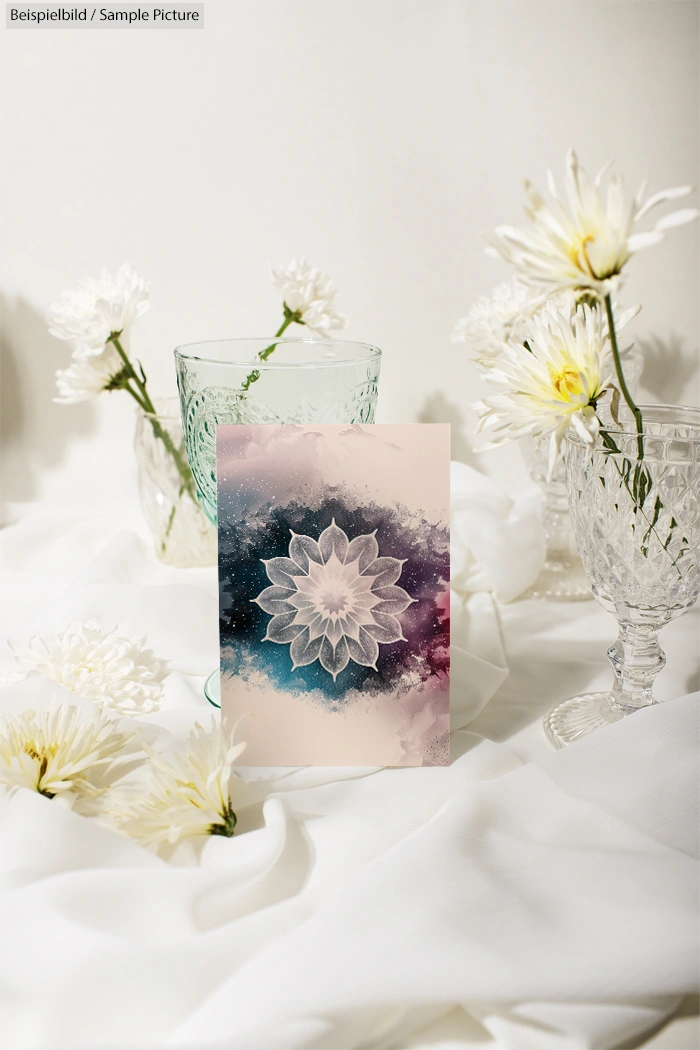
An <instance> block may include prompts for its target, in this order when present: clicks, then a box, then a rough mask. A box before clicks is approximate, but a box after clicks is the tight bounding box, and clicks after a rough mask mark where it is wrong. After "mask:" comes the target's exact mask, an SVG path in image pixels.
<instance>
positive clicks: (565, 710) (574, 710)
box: [544, 693, 625, 749]
mask: <svg viewBox="0 0 700 1050" xmlns="http://www.w3.org/2000/svg"><path fill="white" fill-rule="evenodd" d="M624 717H625V712H624V711H621V710H620V709H619V708H615V707H613V705H612V696H611V694H610V693H582V694H581V695H580V696H572V697H571V699H570V700H565V701H564V702H563V703H562V704H558V705H557V706H556V707H554V708H552V710H551V711H550V712H549V714H548V715H545V718H544V731H545V733H546V734H547V737H548V739H549V742H550V743H551V744H553V745H554V747H556V748H557V749H559V748H562V747H566V745H567V744H570V743H571V742H572V741H573V740H578V739H579V737H582V736H588V734H589V733H594V732H595V730H596V729H600V728H601V726H606V725H610V723H611V722H619V721H620V719H621V718H624Z"/></svg>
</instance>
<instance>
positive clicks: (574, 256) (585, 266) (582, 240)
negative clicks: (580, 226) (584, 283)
mask: <svg viewBox="0 0 700 1050" xmlns="http://www.w3.org/2000/svg"><path fill="white" fill-rule="evenodd" d="M594 240H595V237H594V236H593V234H592V233H587V234H583V233H582V234H579V236H578V237H577V238H576V239H575V240H574V241H573V243H572V244H571V245H570V246H569V257H570V259H571V261H572V262H573V263H574V265H575V266H577V267H578V268H579V270H582V271H583V272H584V273H585V274H586V275H587V276H588V277H595V278H597V279H600V274H597V273H595V272H594V270H593V267H592V266H591V261H590V259H589V258H588V251H587V248H586V245H588V244H590V243H591V242H592V241H594Z"/></svg>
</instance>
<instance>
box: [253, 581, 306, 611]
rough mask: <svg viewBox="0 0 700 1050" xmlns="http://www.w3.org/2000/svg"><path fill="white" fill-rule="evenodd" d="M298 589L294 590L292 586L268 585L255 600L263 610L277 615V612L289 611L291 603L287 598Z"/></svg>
mask: <svg viewBox="0 0 700 1050" xmlns="http://www.w3.org/2000/svg"><path fill="white" fill-rule="evenodd" d="M295 594H296V591H294V590H292V588H291V587H279V586H277V585H275V586H274V587H266V588H265V590H264V591H262V592H261V593H260V594H259V595H258V596H257V598H256V599H255V601H256V602H257V604H258V605H259V606H260V608H261V609H262V610H263V612H266V613H270V614H271V615H272V616H275V615H276V614H277V613H288V612H289V605H288V603H287V599H288V598H291V597H292V595H295Z"/></svg>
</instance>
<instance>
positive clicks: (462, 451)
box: [418, 393, 483, 473]
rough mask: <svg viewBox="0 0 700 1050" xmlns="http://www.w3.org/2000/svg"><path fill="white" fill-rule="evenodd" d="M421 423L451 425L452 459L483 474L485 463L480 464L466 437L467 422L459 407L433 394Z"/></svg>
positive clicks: (420, 420) (437, 394)
mask: <svg viewBox="0 0 700 1050" xmlns="http://www.w3.org/2000/svg"><path fill="white" fill-rule="evenodd" d="M418 422H419V423H450V424H451V427H452V446H451V453H450V454H451V457H452V459H456V460H458V461H459V462H460V463H468V464H469V466H470V467H475V468H476V470H479V471H481V473H483V463H480V462H479V458H480V457H479V455H478V454H477V453H475V452H474V449H473V448H472V445H471V442H470V441H469V440H468V438H467V437H466V436H465V433H464V430H465V427H466V425H467V421H466V419H465V418H464V413H463V411H462V409H461V408H460V407H459V405H456V404H454V402H452V401H448V399H447V398H446V397H445V395H444V394H442V393H435V394H431V395H430V396H429V397H428V399H427V400H426V402H425V404H424V405H423V408H422V409H421V411H420V414H419V416H418Z"/></svg>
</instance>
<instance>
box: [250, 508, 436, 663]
mask: <svg viewBox="0 0 700 1050" xmlns="http://www.w3.org/2000/svg"><path fill="white" fill-rule="evenodd" d="M404 561H405V559H404ZM404 561H402V560H400V559H399V558H386V557H384V558H380V557H379V545H378V543H377V540H376V537H375V534H374V533H373V532H372V533H368V534H366V535H364V536H357V537H356V538H355V539H354V540H352V541H350V540H348V537H347V536H346V534H345V533H344V532H343V530H342V529H341V528H339V527H338V526H337V525H336V523H335V519H334V520H333V522H332V523H331V524H330V525H329V526H328V528H327V529H324V530H323V532H322V533H321V535H320V536H319V538H318V542H317V541H316V540H314V539H312V537H311V536H298V535H297V534H296V533H294V532H292V539H291V542H290V544H289V557H288V558H271V559H269V560H267V561H265V560H264V559H263V564H264V565H265V568H266V570H267V575H268V578H269V579H270V581H271V583H272V586H271V587H266V588H265V590H264V591H262V593H261V594H259V595H258V597H257V598H254V599H253V600H254V601H255V602H256V603H257V604H258V605H259V606H260V608H261V609H262V610H263V611H264V612H266V613H269V614H270V615H271V616H272V619H271V620H270V621H269V623H268V625H267V633H266V634H265V637H264V638H263V641H265V642H277V643H278V644H279V645H289V646H290V656H291V658H292V663H293V665H294V669H296V668H297V667H303V666H305V665H306V664H312V663H313V662H314V661H315V660H318V661H319V663H320V664H321V666H322V667H323V668H324V669H325V670H326V671H328V673H329V674H331V675H332V676H333V681H335V679H336V678H337V676H338V675H339V674H340V672H341V671H342V670H343V669H344V668H346V667H347V665H348V663H349V662H350V660H354V662H355V663H356V664H361V665H362V666H363V667H371V668H372V669H373V670H375V671H376V670H377V658H378V656H379V645H380V643H381V644H384V645H388V644H389V643H390V642H398V641H405V640H406V639H405V638H404V636H403V630H402V627H401V624H400V623H399V621H398V619H397V614H398V613H402V612H403V611H404V609H406V608H408V606H409V605H410V604H411V603H412V602H413V601H415V600H416V599H414V598H411V597H410V595H408V594H407V593H406V591H405V590H404V589H403V587H397V586H396V581H397V580H398V579H399V577H400V575H401V570H402V568H403V565H404Z"/></svg>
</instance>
